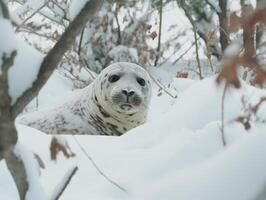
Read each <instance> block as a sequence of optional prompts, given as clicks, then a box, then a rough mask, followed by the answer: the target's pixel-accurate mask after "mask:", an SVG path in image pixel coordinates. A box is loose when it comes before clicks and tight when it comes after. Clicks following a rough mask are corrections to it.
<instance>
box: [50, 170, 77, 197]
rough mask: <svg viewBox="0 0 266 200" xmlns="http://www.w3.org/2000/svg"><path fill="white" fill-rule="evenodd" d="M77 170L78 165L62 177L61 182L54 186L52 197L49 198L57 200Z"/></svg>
mask: <svg viewBox="0 0 266 200" xmlns="http://www.w3.org/2000/svg"><path fill="white" fill-rule="evenodd" d="M77 171H78V167H74V168H73V169H72V170H71V171H69V172H68V173H67V174H66V175H65V176H66V177H64V179H63V180H62V184H61V183H60V184H59V185H58V187H57V188H56V191H55V192H54V194H52V197H51V198H50V199H51V200H58V199H59V198H60V197H61V195H62V194H63V192H64V191H65V189H66V188H67V186H68V185H69V183H70V181H71V180H72V178H73V177H74V175H75V174H76V172H77Z"/></svg>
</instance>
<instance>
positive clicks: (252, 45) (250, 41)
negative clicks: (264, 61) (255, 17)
mask: <svg viewBox="0 0 266 200" xmlns="http://www.w3.org/2000/svg"><path fill="white" fill-rule="evenodd" d="M240 3H241V12H242V17H243V18H245V17H247V16H249V15H250V14H251V13H252V11H253V10H254V9H253V7H252V5H251V4H249V3H246V1H245V0H241V1H240ZM243 45H244V48H245V53H247V54H248V55H252V56H253V55H255V54H256V42H255V27H252V28H251V29H250V28H248V29H247V28H245V26H244V28H243Z"/></svg>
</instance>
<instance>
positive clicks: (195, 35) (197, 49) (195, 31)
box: [192, 22, 203, 79]
mask: <svg viewBox="0 0 266 200" xmlns="http://www.w3.org/2000/svg"><path fill="white" fill-rule="evenodd" d="M192 27H193V33H194V40H195V51H196V60H197V64H198V69H199V77H200V79H202V78H203V77H202V72H201V65H200V59H199V47H198V39H197V29H196V25H195V24H194V22H193V23H192Z"/></svg>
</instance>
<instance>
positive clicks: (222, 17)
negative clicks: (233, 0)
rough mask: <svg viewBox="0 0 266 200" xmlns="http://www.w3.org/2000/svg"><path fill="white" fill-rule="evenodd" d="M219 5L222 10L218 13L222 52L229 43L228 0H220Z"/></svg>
mask: <svg viewBox="0 0 266 200" xmlns="http://www.w3.org/2000/svg"><path fill="white" fill-rule="evenodd" d="M219 6H220V9H221V12H219V13H217V14H218V18H219V24H220V44H221V50H222V53H223V52H224V50H225V49H226V47H227V46H228V44H229V40H228V30H227V27H228V25H227V23H228V21H227V0H219Z"/></svg>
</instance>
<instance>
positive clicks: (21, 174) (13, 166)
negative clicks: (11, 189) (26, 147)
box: [4, 147, 29, 200]
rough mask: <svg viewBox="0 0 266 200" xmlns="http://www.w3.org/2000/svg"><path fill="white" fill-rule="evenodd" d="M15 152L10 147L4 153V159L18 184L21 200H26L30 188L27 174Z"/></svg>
mask: <svg viewBox="0 0 266 200" xmlns="http://www.w3.org/2000/svg"><path fill="white" fill-rule="evenodd" d="M13 150H14V148H13V147H12V148H11V147H10V148H9V149H8V150H6V151H4V158H5V161H6V164H7V167H8V169H9V171H10V173H11V174H12V177H13V179H14V181H15V183H16V186H17V189H18V192H19V197H20V199H21V200H24V199H25V197H26V193H27V191H28V187H29V184H28V181H27V174H26V170H25V167H24V163H23V162H22V161H21V160H20V159H19V158H18V157H17V156H16V155H15V154H14V152H13Z"/></svg>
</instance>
